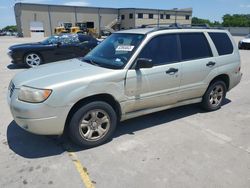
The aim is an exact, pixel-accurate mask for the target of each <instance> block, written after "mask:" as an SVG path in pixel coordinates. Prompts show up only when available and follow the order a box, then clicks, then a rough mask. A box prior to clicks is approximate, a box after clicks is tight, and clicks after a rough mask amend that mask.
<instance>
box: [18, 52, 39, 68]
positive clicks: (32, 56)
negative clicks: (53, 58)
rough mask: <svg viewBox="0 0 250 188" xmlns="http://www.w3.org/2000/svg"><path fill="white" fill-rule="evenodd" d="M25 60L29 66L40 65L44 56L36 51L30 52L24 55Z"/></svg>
mask: <svg viewBox="0 0 250 188" xmlns="http://www.w3.org/2000/svg"><path fill="white" fill-rule="evenodd" d="M23 61H24V63H25V65H26V67H28V68H33V67H38V66H39V65H41V64H42V57H41V56H40V55H39V54H37V53H35V52H30V53H28V54H26V55H25V56H24V58H23Z"/></svg>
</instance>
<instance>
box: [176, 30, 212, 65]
mask: <svg viewBox="0 0 250 188" xmlns="http://www.w3.org/2000/svg"><path fill="white" fill-rule="evenodd" d="M179 36H180V43H181V52H182V61H188V60H195V59H202V58H208V57H212V56H213V55H212V51H211V48H210V46H209V43H208V41H207V38H206V37H205V35H204V34H203V33H180V34H179Z"/></svg>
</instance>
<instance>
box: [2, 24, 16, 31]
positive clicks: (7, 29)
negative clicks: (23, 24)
mask: <svg viewBox="0 0 250 188" xmlns="http://www.w3.org/2000/svg"><path fill="white" fill-rule="evenodd" d="M2 30H3V31H13V32H16V31H17V27H16V25H8V26H6V27H4V28H3V29H2Z"/></svg>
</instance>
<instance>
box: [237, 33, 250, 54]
mask: <svg viewBox="0 0 250 188" xmlns="http://www.w3.org/2000/svg"><path fill="white" fill-rule="evenodd" d="M239 49H246V50H247V49H250V34H249V35H247V36H246V37H245V38H244V39H242V40H241V41H240V42H239Z"/></svg>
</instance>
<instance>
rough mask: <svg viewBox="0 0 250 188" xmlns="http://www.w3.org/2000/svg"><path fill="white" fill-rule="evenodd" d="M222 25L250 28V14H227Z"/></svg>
mask: <svg viewBox="0 0 250 188" xmlns="http://www.w3.org/2000/svg"><path fill="white" fill-rule="evenodd" d="M222 24H223V26H224V27H250V14H233V15H231V14H225V15H224V16H223V23H222Z"/></svg>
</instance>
